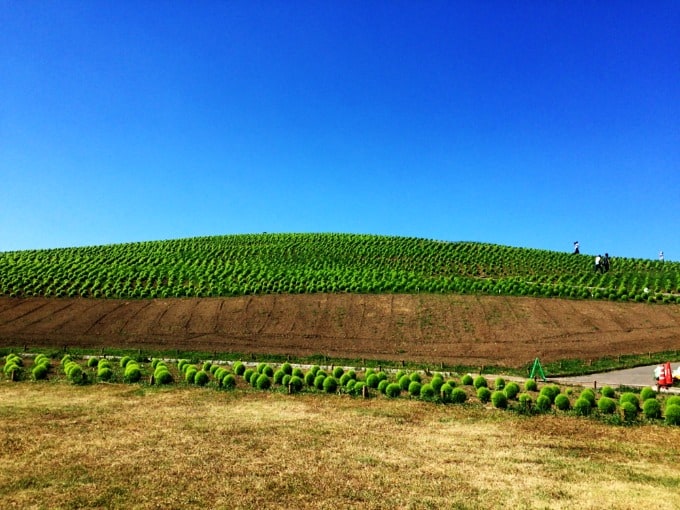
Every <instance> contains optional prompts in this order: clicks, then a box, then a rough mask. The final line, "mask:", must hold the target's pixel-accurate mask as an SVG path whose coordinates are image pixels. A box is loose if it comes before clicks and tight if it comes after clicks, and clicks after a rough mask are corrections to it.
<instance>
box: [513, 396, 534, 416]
mask: <svg viewBox="0 0 680 510" xmlns="http://www.w3.org/2000/svg"><path fill="white" fill-rule="evenodd" d="M517 402H518V407H519V410H520V411H522V412H525V413H528V412H529V411H531V405H532V404H533V400H532V399H531V395H529V394H528V393H520V394H519V395H518V396H517Z"/></svg>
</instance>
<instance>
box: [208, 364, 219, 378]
mask: <svg viewBox="0 0 680 510" xmlns="http://www.w3.org/2000/svg"><path fill="white" fill-rule="evenodd" d="M220 368H221V367H220V366H219V365H218V364H216V363H213V364H212V365H210V373H211V374H213V375H215V374H216V373H217V371H218V370H219V369H220Z"/></svg>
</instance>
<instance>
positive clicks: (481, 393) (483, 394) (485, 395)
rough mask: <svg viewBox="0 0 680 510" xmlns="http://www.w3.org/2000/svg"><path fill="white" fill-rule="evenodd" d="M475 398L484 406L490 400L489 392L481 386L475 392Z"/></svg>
mask: <svg viewBox="0 0 680 510" xmlns="http://www.w3.org/2000/svg"><path fill="white" fill-rule="evenodd" d="M477 398H478V399H479V401H480V402H481V403H482V404H486V403H487V402H489V401H490V400H491V390H490V389H489V388H487V387H486V386H481V387H480V388H479V389H478V390H477Z"/></svg>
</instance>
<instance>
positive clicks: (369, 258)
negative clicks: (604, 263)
mask: <svg viewBox="0 0 680 510" xmlns="http://www.w3.org/2000/svg"><path fill="white" fill-rule="evenodd" d="M679 274H680V263H676V262H666V263H663V262H659V261H651V260H644V259H630V258H615V259H613V260H612V263H611V267H610V270H609V271H607V272H596V271H595V268H594V267H593V259H592V257H591V256H589V255H573V254H571V253H565V252H555V251H547V250H537V249H527V248H516V247H509V246H501V245H495V244H489V243H477V242H442V241H435V240H429V239H421V238H406V237H393V236H377V235H359V234H252V235H226V236H210V237H195V238H187V239H177V240H164V241H150V242H142V243H126V244H115V245H106V246H91V247H80V248H61V249H51V250H27V251H14V252H4V253H0V296H16V297H31V296H36V297H37V296H41V297H84V298H123V299H132V298H136V299H144V298H158V297H226V296H239V295H248V294H274V293H294V294H303V293H321V292H323V293H342V292H349V293H376V294H377V293H404V294H412V293H453V294H489V295H499V294H500V295H528V296H538V297H568V298H574V299H609V300H616V301H649V302H661V303H676V302H680V277H679Z"/></svg>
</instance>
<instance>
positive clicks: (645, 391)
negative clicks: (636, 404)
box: [640, 386, 656, 402]
mask: <svg viewBox="0 0 680 510" xmlns="http://www.w3.org/2000/svg"><path fill="white" fill-rule="evenodd" d="M650 398H652V399H656V391H654V390H653V389H652V388H650V387H649V386H645V387H644V388H642V389H641V390H640V400H642V401H643V402H645V401H646V400H649V399H650Z"/></svg>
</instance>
